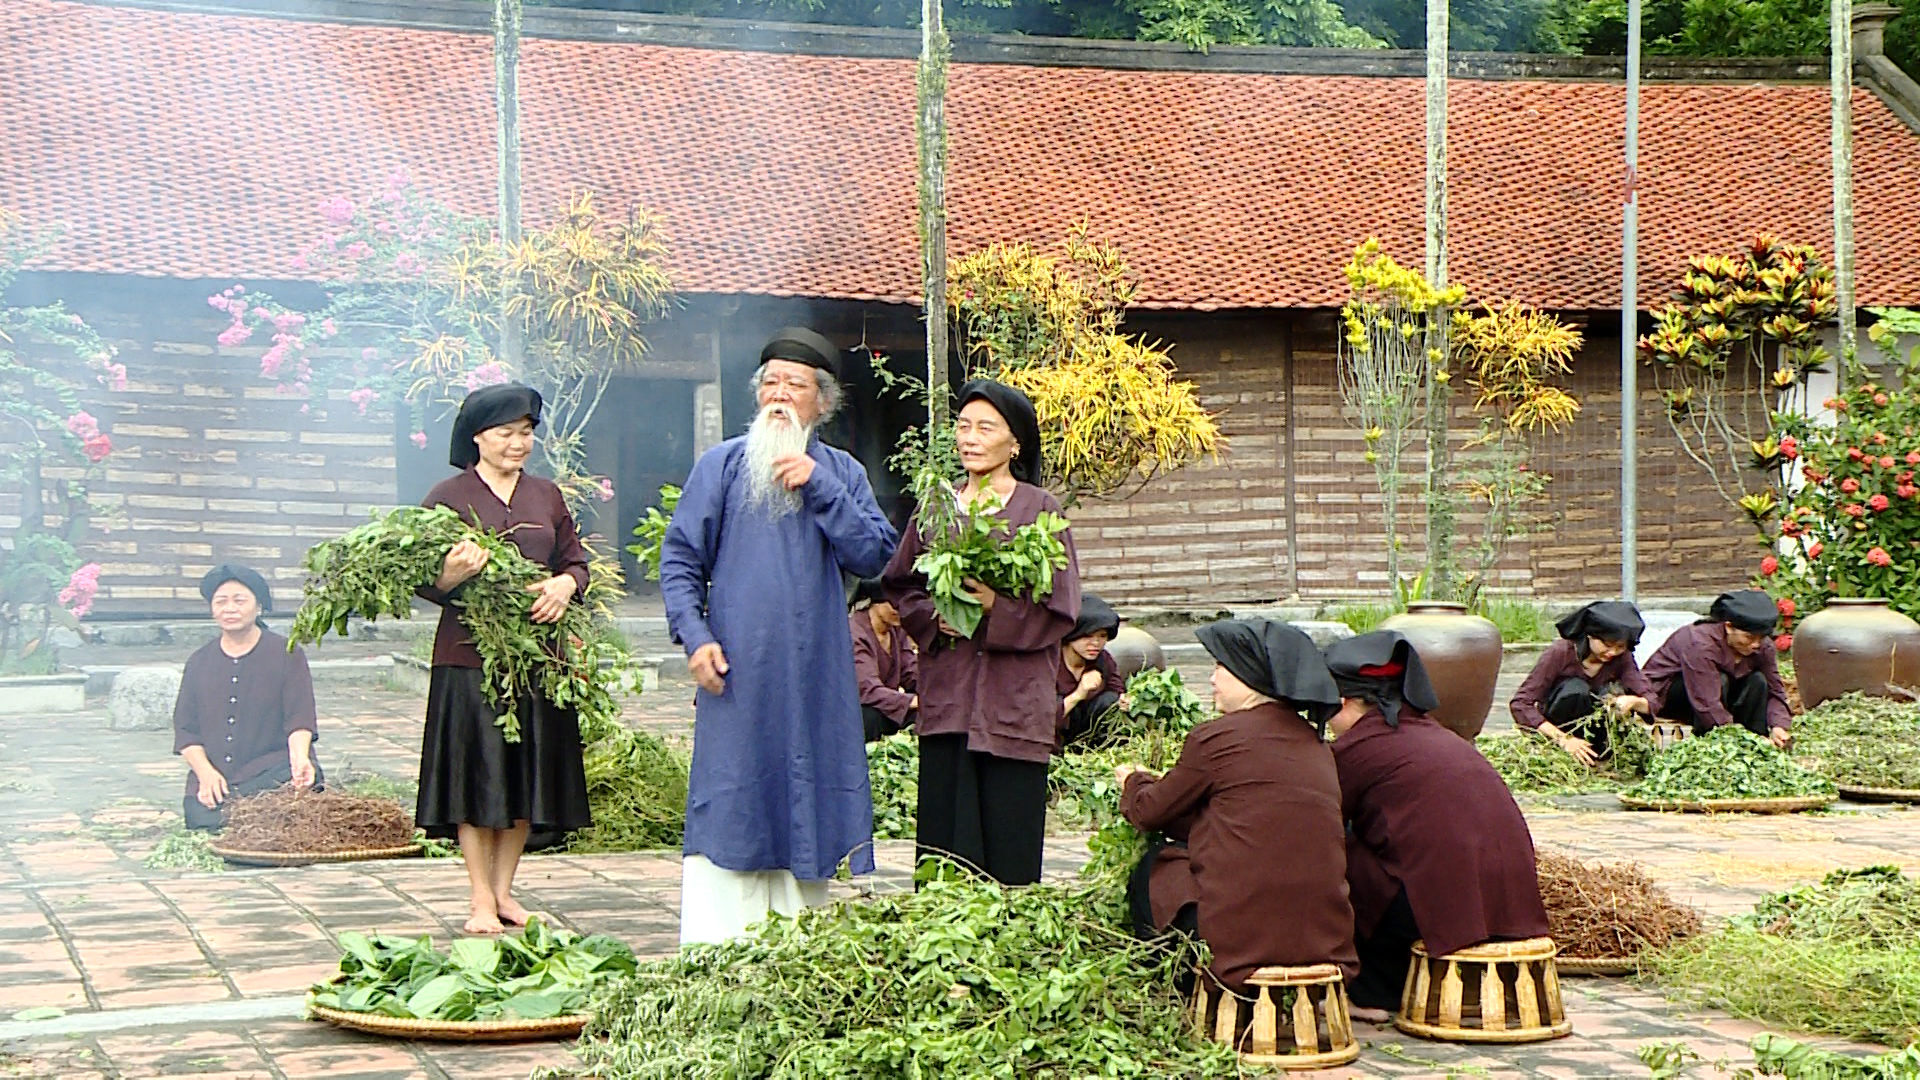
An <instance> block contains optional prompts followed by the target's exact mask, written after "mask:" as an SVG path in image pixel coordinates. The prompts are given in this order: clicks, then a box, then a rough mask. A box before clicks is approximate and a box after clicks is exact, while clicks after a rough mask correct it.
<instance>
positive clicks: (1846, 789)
mask: <svg viewBox="0 0 1920 1080" xmlns="http://www.w3.org/2000/svg"><path fill="white" fill-rule="evenodd" d="M1834 786H1835V787H1837V788H1839V789H1840V794H1842V795H1844V796H1846V797H1847V798H1849V799H1852V800H1853V801H1855V802H1898V803H1920V788H1894V787H1859V786H1857V785H1854V784H1835V785H1834Z"/></svg>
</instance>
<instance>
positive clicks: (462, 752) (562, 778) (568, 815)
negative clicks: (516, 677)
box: [414, 665, 592, 838]
mask: <svg viewBox="0 0 1920 1080" xmlns="http://www.w3.org/2000/svg"><path fill="white" fill-rule="evenodd" d="M515 712H516V713H517V715H518V716H519V719H520V741H519V742H517V743H510V742H508V741H507V740H506V738H505V737H504V736H502V735H501V733H500V728H499V727H498V726H497V725H496V724H495V723H494V716H495V715H496V714H495V710H494V708H493V704H492V703H491V702H489V701H488V700H487V695H486V690H485V686H484V684H483V682H482V676H481V673H480V669H479V668H465V667H442V666H438V665H436V666H435V667H434V669H433V675H432V681H431V683H430V684H429V685H428V688H427V727H426V732H425V735H424V737H423V738H422V739H421V745H420V800H419V803H418V804H417V806H416V809H415V810H414V822H415V823H416V824H418V825H419V826H420V827H421V828H422V829H425V830H426V832H427V835H428V836H434V837H442V838H444V837H450V836H453V835H454V832H455V826H458V825H478V826H481V827H483V828H488V829H510V828H512V827H513V824H514V822H516V821H526V822H530V823H531V824H532V826H533V827H534V828H535V829H550V830H555V831H565V830H569V829H584V828H586V827H587V826H588V825H589V824H591V823H592V820H591V817H590V815H589V814H588V812H587V774H586V769H585V767H584V766H583V765H582V763H581V759H580V722H579V720H578V718H576V717H575V715H574V713H573V710H571V709H562V708H559V707H557V706H555V705H553V704H552V703H551V702H548V701H546V700H545V699H543V698H541V697H539V696H537V695H529V696H527V697H524V698H522V699H521V700H520V701H519V703H518V707H517V708H516V710H515Z"/></svg>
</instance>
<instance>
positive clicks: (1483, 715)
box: [1380, 600, 1500, 739]
mask: <svg viewBox="0 0 1920 1080" xmlns="http://www.w3.org/2000/svg"><path fill="white" fill-rule="evenodd" d="M1380 629H1382V630H1398V631H1400V632H1401V633H1402V634H1405V635H1406V636H1407V640H1408V641H1411V642H1413V648H1414V651H1415V652H1417V653H1419V654H1420V662H1421V663H1422V664H1424V665H1425V666H1426V669H1427V677H1428V678H1429V679H1431V680H1433V692H1434V694H1435V695H1436V696H1438V697H1439V699H1440V707H1439V708H1438V709H1435V710H1434V711H1433V718H1434V719H1435V720H1438V721H1440V723H1442V724H1444V725H1446V726H1447V727H1449V728H1451V729H1453V730H1454V731H1455V732H1457V733H1458V734H1459V735H1460V737H1461V738H1463V739H1471V738H1473V737H1474V736H1475V735H1478V734H1480V729H1481V727H1483V726H1484V725H1485V724H1486V722H1487V713H1488V712H1490V711H1492V709H1493V694H1494V683H1495V682H1497V681H1498V680H1499V678H1500V628H1499V627H1497V626H1495V625H1493V623H1492V622H1489V621H1488V620H1486V619H1483V618H1481V617H1480V616H1478V615H1474V614H1471V613H1470V612H1468V611H1467V606H1466V605H1465V604H1447V603H1441V602H1439V601H1429V600H1420V601H1415V602H1414V603H1411V604H1408V605H1407V610H1406V612H1405V613H1404V614H1400V615H1395V616H1393V617H1392V618H1390V619H1387V620H1386V621H1385V622H1382V623H1381V624H1380Z"/></svg>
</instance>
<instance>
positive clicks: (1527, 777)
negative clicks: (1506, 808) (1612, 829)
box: [1473, 731, 1620, 795]
mask: <svg viewBox="0 0 1920 1080" xmlns="http://www.w3.org/2000/svg"><path fill="white" fill-rule="evenodd" d="M1473 745H1474V748H1475V749H1477V750H1479V751H1480V753H1481V755H1482V756H1484V757H1485V758H1486V759H1487V761H1488V763H1489V764H1491V765H1492V766H1493V768H1494V771H1495V772H1497V773H1499V774H1500V778H1501V779H1502V780H1505V781H1506V782H1507V787H1509V788H1511V789H1512V790H1513V793H1514V794H1516V795H1579V794H1583V793H1586V792H1592V791H1615V790H1618V789H1619V786H1620V783H1619V781H1618V780H1617V779H1616V778H1614V777H1613V776H1612V774H1611V773H1609V772H1608V771H1607V770H1605V769H1589V768H1588V767H1586V766H1585V765H1582V764H1580V762H1579V761H1577V760H1575V758H1574V756H1573V755H1572V754H1569V753H1567V752H1566V751H1565V750H1562V749H1560V748H1559V747H1557V746H1555V745H1553V743H1551V742H1549V741H1547V739H1546V738H1545V737H1543V736H1541V735H1537V734H1535V733H1533V732H1531V731H1515V732H1511V733H1506V734H1500V735H1481V736H1479V737H1478V738H1476V739H1474V740H1473Z"/></svg>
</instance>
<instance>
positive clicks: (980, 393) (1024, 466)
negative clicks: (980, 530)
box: [953, 379, 1040, 486]
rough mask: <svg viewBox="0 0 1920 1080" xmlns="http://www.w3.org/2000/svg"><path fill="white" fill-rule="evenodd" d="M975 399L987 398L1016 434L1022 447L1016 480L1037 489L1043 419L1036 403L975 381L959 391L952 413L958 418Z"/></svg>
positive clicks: (1005, 388) (1016, 461) (1001, 387)
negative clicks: (1039, 414) (1034, 404)
mask: <svg viewBox="0 0 1920 1080" xmlns="http://www.w3.org/2000/svg"><path fill="white" fill-rule="evenodd" d="M975 399H984V400H985V401H986V403H987V404H989V405H991V406H993V407H994V409H995V410H997V411H998V412H999V413H1000V415H1001V417H1003V418H1004V419H1005V420H1006V422H1007V428H1008V430H1010V431H1012V432H1013V441H1014V442H1015V443H1016V444H1017V445H1018V446H1019V447H1020V453H1019V454H1018V455H1017V456H1016V457H1015V458H1014V459H1013V462H1012V472H1013V478H1014V479H1015V480H1018V481H1020V482H1021V483H1024V484H1034V485H1036V486H1037V485H1038V484H1039V483H1040V417H1039V416H1038V415H1037V414H1036V413H1035V412H1034V411H1033V401H1032V400H1031V399H1029V398H1028V397H1027V395H1025V394H1023V393H1021V392H1020V391H1019V390H1016V389H1014V388H1013V387H1011V386H1008V385H1007V384H1006V383H1001V382H994V381H993V380H992V379H974V380H973V381H971V382H969V383H967V384H966V385H965V386H962V387H961V388H960V400H959V401H958V402H957V403H956V404H955V405H954V410H953V411H954V413H955V415H958V414H959V412H960V410H961V409H964V408H966V407H967V402H969V401H973V400H975Z"/></svg>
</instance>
